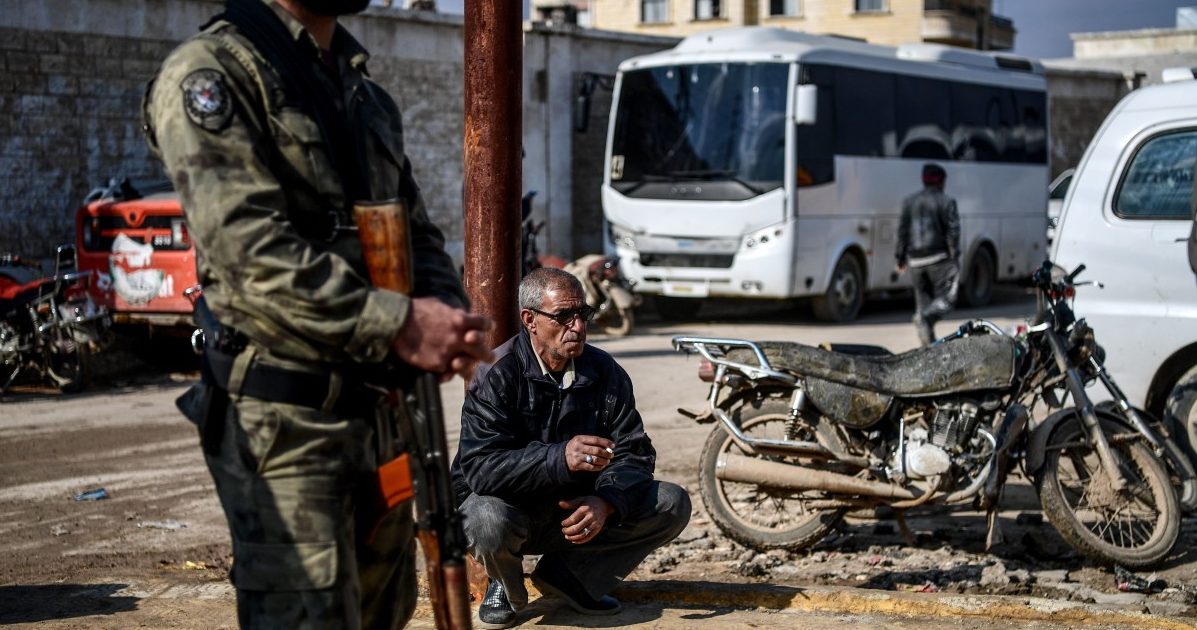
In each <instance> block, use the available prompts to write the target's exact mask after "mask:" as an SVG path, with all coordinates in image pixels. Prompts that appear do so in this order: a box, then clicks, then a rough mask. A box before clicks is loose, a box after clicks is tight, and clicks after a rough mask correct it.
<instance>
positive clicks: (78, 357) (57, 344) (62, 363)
mask: <svg viewBox="0 0 1197 630" xmlns="http://www.w3.org/2000/svg"><path fill="white" fill-rule="evenodd" d="M45 357H46V375H47V376H49V377H50V380H51V381H53V382H54V385H55V386H57V387H58V389H59V390H61V391H62V392H63V393H66V394H73V393H75V392H78V391H80V390H82V389H83V388H84V387H85V386H86V385H87V380H88V372H89V369H90V367H91V361H90V359H91V351H90V350H89V348H88V346H87V344H83V343H79V342H78V341H76V340H75V336H74V335H73V334H72V333H71V330H70V329H69V328H67V327H65V326H56V327H54V329H53V332H52V333H51V338H50V340H49V341H48V343H47V345H46V352H45Z"/></svg>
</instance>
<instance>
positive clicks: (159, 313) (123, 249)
mask: <svg viewBox="0 0 1197 630" xmlns="http://www.w3.org/2000/svg"><path fill="white" fill-rule="evenodd" d="M75 235H76V236H75V238H76V242H77V245H78V255H79V269H80V270H91V271H92V272H93V274H94V275H93V279H92V282H91V289H90V290H91V293H92V298H93V299H94V300H95V302H96V304H98V305H102V306H105V307H107V309H108V311H109V312H110V313H112V320H113V324H117V325H146V326H148V327H149V328H150V329H151V330H152V329H154V328H155V327H165V328H177V329H180V332H183V331H184V330H190V329H192V328H194V323H193V320H192V316H191V313H192V305H191V301H190V300H189V299H187V297H186V296H185V295H184V292H185V291H187V290H188V289H190V288H192V287H194V286H196V285H197V284H198V281H197V280H196V271H195V245H194V244H193V243H192V242H191V239H190V238H189V236H188V234H187V223H186V222H185V221H184V220H183V209H182V207H181V206H180V205H179V197H178V195H177V194H175V193H174V192H173V191H172V190H170V188H169V186H143V187H134V186H133V185H132V184H131V183H130V182H129V181H128V180H122V181H119V182H113V183H111V184H110V185H109V186H108V187H107V188H104V189H97V190H96V191H93V192H92V193H91V194H90V195H88V196H87V198H86V199H85V200H84V202H83V206H82V207H81V208H79V210H78V212H77V213H76V215H75Z"/></svg>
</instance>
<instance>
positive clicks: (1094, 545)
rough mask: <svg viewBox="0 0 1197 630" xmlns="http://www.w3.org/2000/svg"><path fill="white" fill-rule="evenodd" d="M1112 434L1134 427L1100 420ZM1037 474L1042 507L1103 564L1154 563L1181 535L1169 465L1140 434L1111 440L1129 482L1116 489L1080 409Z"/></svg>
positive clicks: (1060, 430)
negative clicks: (1137, 436)
mask: <svg viewBox="0 0 1197 630" xmlns="http://www.w3.org/2000/svg"><path fill="white" fill-rule="evenodd" d="M1102 429H1103V431H1105V434H1106V435H1107V436H1109V437H1113V436H1115V435H1118V434H1127V433H1129V432H1130V431H1131V430H1130V429H1127V428H1126V427H1124V426H1122V425H1121V424H1120V423H1116V422H1113V421H1110V420H1102ZM1047 449H1048V450H1047V455H1046V459H1045V461H1044V465H1043V469H1042V471H1041V472H1040V474H1039V476H1038V479H1037V480H1036V482H1037V484H1036V485H1038V487H1039V500H1040V503H1041V504H1042V505H1043V512H1044V513H1045V514H1046V515H1047V518H1048V520H1049V521H1050V522H1051V524H1052V525H1053V526H1054V527H1055V528H1056V530H1058V531H1059V532H1060V535H1061V536H1063V537H1064V540H1066V541H1068V543H1069V544H1070V545H1072V546H1073V547H1074V548H1075V549H1077V550H1078V551H1080V552H1081V553H1083V554H1084V555H1086V556H1088V557H1089V558H1092V559H1093V560H1095V561H1098V562H1101V563H1103V564H1120V565H1123V566H1125V567H1129V568H1145V567H1149V566H1151V565H1153V564H1155V563H1157V562H1159V561H1160V560H1163V559H1164V558H1165V557H1167V555H1168V553H1169V552H1171V551H1172V547H1173V546H1174V545H1175V544H1176V539H1177V537H1178V536H1179V534H1180V505H1179V503H1178V502H1177V499H1176V493H1175V492H1174V491H1173V489H1172V486H1171V484H1170V483H1169V476H1168V472H1167V470H1165V468H1164V465H1163V464H1162V463H1160V461H1159V459H1158V458H1157V457H1156V456H1155V455H1154V454H1153V453H1152V451H1151V448H1150V447H1149V446H1148V445H1147V444H1145V443H1144V442H1143V441H1142V440H1141V439H1133V438H1131V439H1126V440H1113V439H1112V440H1110V450H1111V451H1113V455H1114V458H1115V459H1116V460H1118V462H1119V464H1118V465H1119V470H1120V471H1121V473H1122V476H1123V479H1124V480H1125V481H1126V487H1125V488H1123V489H1121V490H1112V489H1110V488H1109V487H1108V485H1109V484H1108V483H1107V482H1106V473H1105V471H1104V468H1103V467H1102V465H1101V462H1100V460H1099V459H1098V455H1097V450H1096V448H1095V447H1094V446H1092V445H1091V444H1089V440H1088V436H1087V433H1086V431H1085V428H1084V425H1083V424H1082V422H1081V419H1080V415H1079V414H1076V415H1073V416H1072V417H1071V418H1069V419H1067V420H1065V421H1064V422H1062V423H1060V424H1059V425H1058V426H1057V427H1056V428H1055V429H1053V431H1052V435H1051V437H1050V438H1049V439H1048V446H1047Z"/></svg>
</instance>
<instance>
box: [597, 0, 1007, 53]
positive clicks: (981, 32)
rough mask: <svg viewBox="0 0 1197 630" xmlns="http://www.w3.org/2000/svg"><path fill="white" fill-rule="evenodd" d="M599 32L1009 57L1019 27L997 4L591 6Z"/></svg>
mask: <svg viewBox="0 0 1197 630" xmlns="http://www.w3.org/2000/svg"><path fill="white" fill-rule="evenodd" d="M588 9H589V14H590V15H589V18H590V25H591V26H593V27H594V28H599V29H604V30H613V31H627V32H634V33H643V34H648V35H668V36H674V37H684V36H687V35H693V34H695V33H700V32H703V31H707V30H711V29H716V28H723V27H728V26H776V27H780V28H786V29H792V30H798V31H805V32H808V33H816V34H825V35H841V36H845V37H853V38H857V39H861V40H864V41H868V42H870V43H873V44H885V45H891V46H893V45H898V44H908V43H913V42H929V43H938V44H947V45H950V46H960V47H963V48H974V49H980V50H1009V49H1010V48H1012V47H1013V46H1014V33H1015V29H1014V24H1013V23H1012V22H1011V21H1010V20H1009V19H1008V18H1005V17H1002V16H999V15H994V14H993V10H992V9H993V2H992V0H589V6H588Z"/></svg>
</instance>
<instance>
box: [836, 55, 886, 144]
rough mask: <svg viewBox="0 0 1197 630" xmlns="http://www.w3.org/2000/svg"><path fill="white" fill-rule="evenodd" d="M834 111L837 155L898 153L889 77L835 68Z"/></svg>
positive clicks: (863, 71) (851, 69) (877, 73)
mask: <svg viewBox="0 0 1197 630" xmlns="http://www.w3.org/2000/svg"><path fill="white" fill-rule="evenodd" d="M835 112H836V116H835V141H836V151H835V152H836V153H839V154H842V155H860V156H865V157H883V156H891V155H896V154H897V138H895V137H894V76H893V75H892V74H881V73H879V72H869V71H867V70H856V69H854V68H838V69H837V70H836V73H835Z"/></svg>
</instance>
